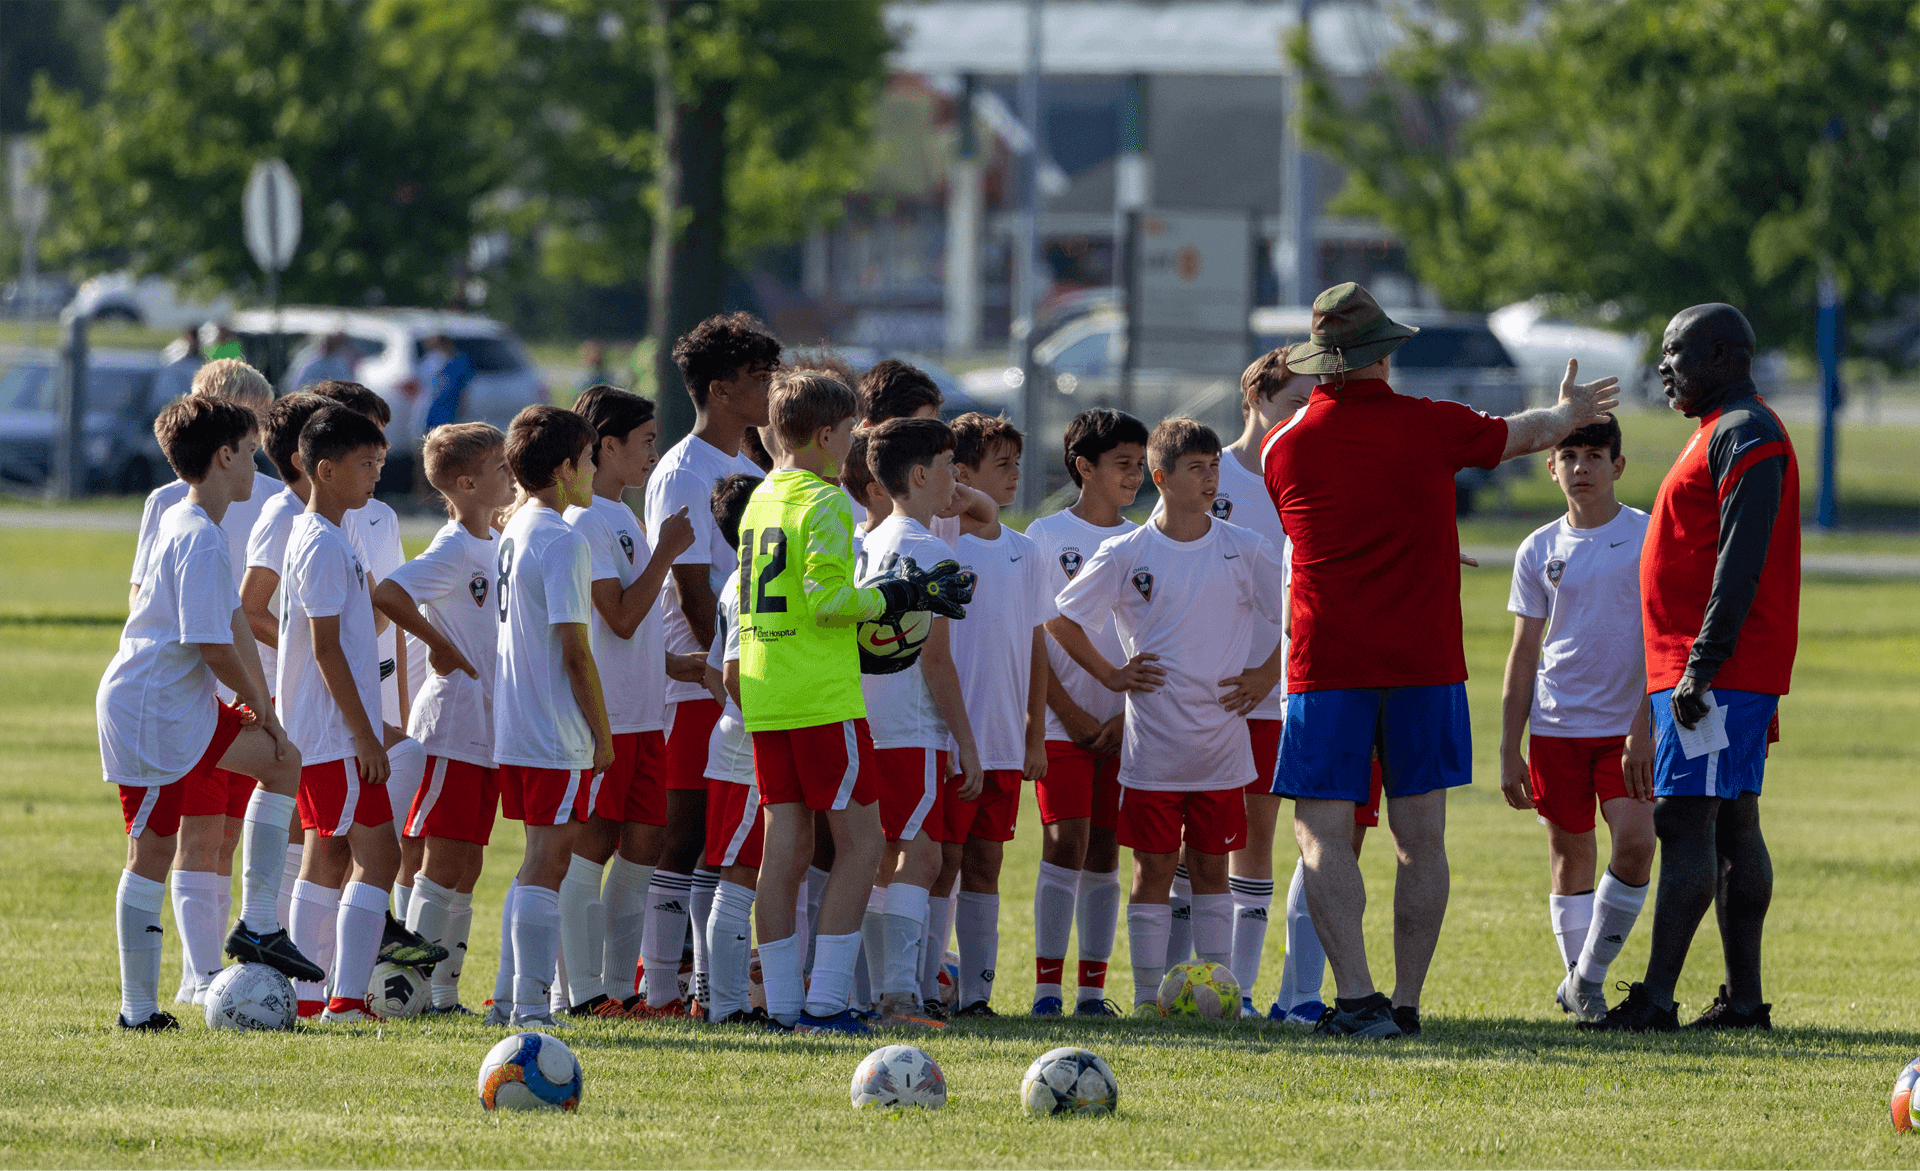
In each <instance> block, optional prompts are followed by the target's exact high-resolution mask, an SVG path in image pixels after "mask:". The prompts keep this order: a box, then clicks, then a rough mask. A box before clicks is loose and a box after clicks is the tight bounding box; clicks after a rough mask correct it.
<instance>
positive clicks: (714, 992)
mask: <svg viewBox="0 0 1920 1171" xmlns="http://www.w3.org/2000/svg"><path fill="white" fill-rule="evenodd" d="M752 915H753V888H752V887H749V886H741V885H740V884H739V883H735V882H721V883H718V884H717V885H716V886H715V888H714V893H713V912H712V914H710V915H708V916H707V965H708V972H707V996H708V999H709V1001H710V1003H709V1004H708V1005H707V1019H708V1020H709V1021H720V1020H725V1019H726V1018H727V1017H728V1016H730V1015H731V1014H733V1013H736V1012H744V1011H746V1007H747V962H748V961H747V957H748V954H749V953H750V952H751V950H752V946H751V940H752V935H753V929H752V918H751V917H752ZM764 970H765V968H764V965H763V967H762V971H763V972H764Z"/></svg>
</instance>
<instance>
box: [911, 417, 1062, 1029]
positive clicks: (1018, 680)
mask: <svg viewBox="0 0 1920 1171" xmlns="http://www.w3.org/2000/svg"><path fill="white" fill-rule="evenodd" d="M952 427H953V433H954V440H955V446H954V455H953V473H954V477H955V478H956V479H958V480H960V481H961V482H962V483H964V484H965V485H966V486H968V487H970V488H974V489H976V490H979V491H982V492H985V493H986V494H987V495H988V496H990V497H992V498H993V500H994V502H995V503H996V504H998V505H1000V506H1001V507H1006V506H1009V505H1011V504H1012V503H1013V501H1014V498H1015V496H1016V495H1017V493H1018V492H1019V490H1020V454H1021V449H1022V447H1023V446H1024V439H1023V437H1022V436H1021V434H1020V432H1019V431H1018V430H1016V429H1015V428H1014V426H1013V424H1011V423H1009V422H1007V421H1006V420H1005V419H996V418H989V417H988V416H986V415H982V414H979V413H977V412H976V413H970V414H965V415H961V416H960V417H959V418H957V419H955V420H954V421H953V423H952ZM995 527H996V528H997V529H998V530H999V531H998V532H997V533H983V534H978V535H975V534H967V535H964V536H962V537H961V538H960V543H959V546H958V552H959V554H960V564H961V568H962V569H964V570H965V571H966V572H967V574H968V575H969V576H970V577H971V578H972V580H973V598H974V606H973V608H972V609H970V610H969V611H968V612H967V618H966V620H965V621H963V622H958V623H954V624H953V625H952V627H951V628H950V629H951V632H952V638H953V659H954V664H955V666H956V667H957V668H958V669H959V674H960V694H961V698H962V699H963V700H964V702H965V705H966V709H967V718H968V719H969V720H970V721H971V722H972V724H973V727H974V736H975V739H976V740H977V741H978V743H979V748H980V768H981V779H982V784H981V791H980V796H979V797H978V798H977V799H975V800H972V801H968V800H965V799H963V798H962V797H961V795H960V789H959V779H960V778H959V777H958V775H957V774H955V775H950V776H949V777H948V779H947V781H946V783H945V785H944V786H943V788H942V790H941V794H940V805H939V809H938V810H937V816H936V819H935V825H934V837H935V838H937V839H938V840H939V841H940V842H941V848H942V852H943V855H944V857H943V861H942V866H941V873H940V879H939V882H938V884H937V885H936V886H935V887H934V894H935V896H936V898H937V897H939V896H942V895H946V894H949V893H950V892H951V891H952V889H953V886H954V883H955V880H956V879H957V880H958V882H959V885H960V890H959V892H958V894H957V895H954V896H953V905H954V915H953V921H954V929H955V934H956V935H957V936H958V937H959V954H960V988H959V996H958V999H957V1000H956V1002H955V1003H956V1005H957V1010H956V1013H955V1015H957V1016H963V1017H991V1016H995V1015H997V1014H995V1013H994V1011H993V1008H992V1004H991V1002H992V999H993V975H994V971H995V969H997V968H998V967H999V953H1000V865H1001V859H1002V855H1003V852H1004V850H1005V845H1006V843H1007V842H1010V841H1012V840H1013V828H1014V821H1015V816H1016V815H1017V813H1018V812H1019V809H1020V781H1021V779H1022V778H1023V777H1024V778H1025V779H1027V780H1030V781H1038V780H1040V779H1041V778H1043V777H1045V776H1046V775H1047V747H1046V734H1047V675H1046V671H1047V649H1046V633H1045V623H1046V620H1047V619H1049V618H1051V617H1053V615H1054V606H1053V596H1054V592H1055V591H1054V590H1053V589H1052V588H1051V586H1050V583H1049V578H1048V574H1047V572H1046V567H1045V566H1044V565H1043V564H1042V563H1041V558H1040V551H1039V546H1038V545H1036V544H1035V543H1034V541H1033V539H1032V538H1031V537H1029V536H1027V535H1026V534H1025V533H1022V532H1018V531H1016V530H1014V529H1012V528H1009V527H1006V526H1003V525H998V524H997V523H996V525H995ZM945 950H946V939H945V935H944V933H942V932H936V935H935V937H934V938H933V939H932V940H931V941H930V943H929V945H928V947H927V951H928V953H929V954H931V955H933V956H934V957H935V959H936V961H937V960H938V959H939V957H940V954H941V953H943V952H944V951H945ZM921 992H922V994H923V995H924V994H925V992H926V988H925V986H924V985H923V986H922V989H921Z"/></svg>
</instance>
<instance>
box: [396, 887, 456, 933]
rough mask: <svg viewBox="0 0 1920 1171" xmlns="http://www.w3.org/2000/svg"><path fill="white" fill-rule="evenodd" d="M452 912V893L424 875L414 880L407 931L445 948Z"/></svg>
mask: <svg viewBox="0 0 1920 1171" xmlns="http://www.w3.org/2000/svg"><path fill="white" fill-rule="evenodd" d="M452 911H453V892H452V891H450V890H448V889H447V888H446V887H444V886H441V885H440V884H439V883H437V882H435V881H434V880H433V879H431V878H428V877H427V876H426V875H425V874H424V873H422V874H420V875H417V876H416V877H415V878H414V880H413V901H412V902H410V903H408V904H407V919H406V923H407V930H409V931H413V932H417V933H418V934H419V936H420V938H422V939H424V940H426V941H427V942H428V943H438V944H440V945H441V946H442V947H445V946H446V944H445V943H444V942H443V941H444V940H445V939H446V936H447V919H448V917H449V916H450V915H451V913H452Z"/></svg>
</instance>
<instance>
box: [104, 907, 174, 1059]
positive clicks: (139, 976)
mask: <svg viewBox="0 0 1920 1171" xmlns="http://www.w3.org/2000/svg"><path fill="white" fill-rule="evenodd" d="M166 900H167V884H166V883H164V882H155V881H154V880H153V879H151V878H142V877H140V876H139V875H138V874H135V873H134V872H133V871H131V870H122V871H121V872H120V887H119V889H118V890H117V891H115V892H114V899H113V914H114V934H115V935H116V936H118V939H119V944H120V1015H121V1016H122V1017H125V1018H126V1022H127V1023H128V1024H130V1025H139V1024H145V1023H146V1022H147V1021H148V1020H149V1019H150V1018H151V1017H152V1016H153V1014H154V1013H156V1012H159V1011H160V945H161V943H162V942H163V941H164V940H165V939H166V931H165V930H164V929H162V928H161V926H160V908H161V906H162V905H164V904H165V903H166Z"/></svg>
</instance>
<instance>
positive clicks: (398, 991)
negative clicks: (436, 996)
mask: <svg viewBox="0 0 1920 1171" xmlns="http://www.w3.org/2000/svg"><path fill="white" fill-rule="evenodd" d="M432 1003H433V983H432V981H431V980H429V979H428V977H427V974H426V973H425V972H423V971H421V970H420V969H419V968H409V967H405V966H403V965H401V964H389V963H385V962H382V963H378V964H375V965H373V976H372V978H371V979H369V980H368V981H367V1007H368V1008H370V1009H372V1010H373V1015H375V1016H377V1017H386V1018H388V1019H398V1018H400V1017H410V1016H419V1015H420V1014H421V1013H423V1012H425V1011H427V1006H428V1005H430V1004H432Z"/></svg>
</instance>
